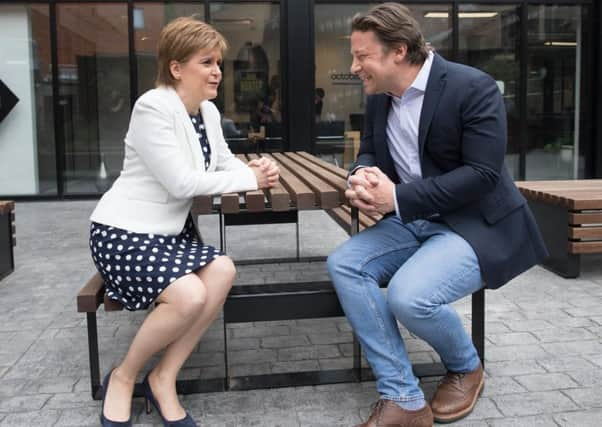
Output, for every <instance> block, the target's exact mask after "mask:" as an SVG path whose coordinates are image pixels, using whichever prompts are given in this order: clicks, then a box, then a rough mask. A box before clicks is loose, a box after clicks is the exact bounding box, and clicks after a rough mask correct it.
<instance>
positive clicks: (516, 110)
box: [0, 0, 602, 199]
mask: <svg viewBox="0 0 602 427" xmlns="http://www.w3.org/2000/svg"><path fill="white" fill-rule="evenodd" d="M403 3H404V4H406V5H407V6H408V7H409V8H410V9H411V11H412V12H413V15H414V16H415V17H416V19H417V21H418V22H419V24H420V25H421V27H422V30H423V32H424V34H425V36H426V38H427V41H428V42H429V43H430V44H431V46H432V47H433V48H434V49H435V51H436V52H438V53H440V54H441V55H443V56H444V57H445V58H447V59H450V60H454V61H457V62H461V63H465V64H468V65H472V66H475V67H477V68H480V69H482V70H484V71H486V72H487V73H489V74H490V75H491V76H493V78H494V79H495V80H496V81H497V83H498V87H499V89H500V91H501V92H502V94H503V97H504V101H505V105H506V112H507V118H508V149H507V155H506V166H507V168H508V170H509V171H510V173H511V175H512V176H513V177H514V178H515V179H517V180H519V179H520V180H522V179H575V178H594V177H597V178H600V177H602V101H601V100H602V77H601V76H602V29H601V27H602V25H601V24H602V6H601V5H600V2H599V1H593V0H562V1H553V0H548V1H510V0H508V1H488V0H481V1H479V2H476V1H460V0H456V1H430V0H422V1H411V0H408V1H405V2H403ZM374 4H376V3H374V2H365V1H363V2H360V1H352V0H347V1H337V0H331V1H320V0H282V1H245V0H238V1H209V0H206V1H188V2H174V1H133V0H128V1H119V0H114V1H96V2H81V1H70V0H69V1H54V0H51V1H35V2H34V1H4V0H1V1H0V198H7V197H10V198H17V199H19V198H33V199H45V198H52V199H54V198H79V197H98V195H100V194H101V193H102V192H103V191H105V190H106V189H107V188H108V186H109V185H110V184H111V182H112V181H113V180H114V179H115V178H116V177H117V176H118V174H119V171H120V169H121V164H122V160H123V149H124V146H123V137H124V135H125V132H126V130H127V125H128V120H129V114H130V111H131V107H132V105H133V103H134V102H135V100H136V98H137V97H138V96H139V95H140V94H142V93H144V91H146V90H148V89H150V88H152V87H153V86H154V79H155V73H156V64H155V60H156V54H155V46H156V43H157V38H158V35H159V32H160V30H161V28H162V26H163V25H165V24H166V23H167V22H169V21H170V20H172V19H174V18H176V17H178V16H189V15H193V14H194V15H197V16H198V17H199V19H203V20H206V21H207V22H209V23H211V24H212V25H213V26H215V27H216V28H217V29H218V30H219V31H220V32H222V33H223V34H224V35H225V37H226V38H227V40H228V42H229V44H230V47H229V49H228V51H227V53H226V55H225V58H224V61H223V81H222V84H221V87H220V93H219V96H218V98H217V99H216V100H215V101H214V102H215V103H216V104H217V106H218V108H219V109H220V111H221V112H222V114H223V117H222V127H223V130H224V134H225V136H226V139H227V140H228V142H229V144H230V146H231V148H232V150H233V151H234V152H237V153H244V152H254V151H256V150H270V151H281V150H305V151H309V152H312V153H316V154H319V155H321V156H323V157H324V158H325V159H327V160H329V161H333V162H336V163H337V164H339V165H342V166H345V165H347V164H349V162H350V161H351V160H352V158H353V148H354V143H355V144H356V145H357V141H358V138H359V136H360V135H361V131H362V119H363V109H364V104H365V94H364V93H363V90H362V84H361V81H359V79H358V78H356V77H355V76H354V75H352V74H351V73H350V71H349V67H350V65H351V56H350V54H349V26H350V22H351V19H352V17H353V16H354V14H355V13H357V12H360V11H363V10H366V9H367V8H369V7H370V6H372V5H374ZM436 125H437V124H436V123H434V124H433V126H436Z"/></svg>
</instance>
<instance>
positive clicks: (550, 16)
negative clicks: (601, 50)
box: [526, 5, 585, 179]
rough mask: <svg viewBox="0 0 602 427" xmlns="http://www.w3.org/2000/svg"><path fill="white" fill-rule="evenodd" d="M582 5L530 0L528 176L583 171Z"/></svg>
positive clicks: (548, 176)
mask: <svg viewBox="0 0 602 427" xmlns="http://www.w3.org/2000/svg"><path fill="white" fill-rule="evenodd" d="M581 21H582V17H581V6H543V5H541V6H529V21H528V36H529V38H528V43H529V55H528V56H529V63H528V83H527V117H528V119H527V120H528V128H529V138H528V147H527V150H528V152H527V159H526V161H527V176H526V178H527V179H571V178H578V177H581V176H583V171H582V170H580V167H582V166H583V162H582V161H579V156H578V155H576V153H579V143H580V138H579V133H580V127H579V122H580V120H579V118H580V116H581V111H580V106H581V105H585V104H581V93H580V87H581V79H582V74H581V62H582V42H581V41H582V26H581Z"/></svg>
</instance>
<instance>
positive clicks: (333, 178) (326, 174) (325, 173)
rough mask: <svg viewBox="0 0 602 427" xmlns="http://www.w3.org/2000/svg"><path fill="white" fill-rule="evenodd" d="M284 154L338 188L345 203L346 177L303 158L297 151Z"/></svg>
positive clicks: (341, 200)
mask: <svg viewBox="0 0 602 427" xmlns="http://www.w3.org/2000/svg"><path fill="white" fill-rule="evenodd" d="M284 155H285V156H286V157H288V158H289V159H291V160H293V161H294V162H296V163H297V164H299V165H301V166H303V167H304V168H305V169H307V170H309V171H311V172H312V173H313V174H314V175H315V176H316V177H318V178H320V179H321V180H323V181H324V182H327V183H328V184H330V185H332V186H333V187H334V188H336V189H337V190H338V191H339V197H340V199H339V200H340V203H345V202H346V201H347V198H346V197H345V190H347V181H346V180H345V179H344V178H341V177H340V176H339V175H337V174H335V173H333V172H331V171H329V170H327V169H324V168H322V167H320V166H318V165H316V164H315V163H313V162H310V161H309V160H307V159H306V158H303V157H301V156H299V155H298V154H296V153H284Z"/></svg>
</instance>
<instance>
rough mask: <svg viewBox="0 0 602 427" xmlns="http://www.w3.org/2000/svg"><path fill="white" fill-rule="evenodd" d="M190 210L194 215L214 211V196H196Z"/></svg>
mask: <svg viewBox="0 0 602 427" xmlns="http://www.w3.org/2000/svg"><path fill="white" fill-rule="evenodd" d="M190 212H191V213H192V214H193V215H203V214H210V213H212V212H213V196H196V197H194V198H193V199H192V206H191V208H190Z"/></svg>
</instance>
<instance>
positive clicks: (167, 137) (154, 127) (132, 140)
mask: <svg viewBox="0 0 602 427" xmlns="http://www.w3.org/2000/svg"><path fill="white" fill-rule="evenodd" d="M174 116H175V114H174V112H173V107H171V106H170V105H169V104H168V103H166V102H161V101H158V100H157V99H153V98H151V99H143V98H141V99H140V100H139V101H138V102H137V103H136V105H135V107H134V110H133V112H132V118H131V121H130V129H129V131H128V136H127V142H128V143H129V145H130V146H131V147H132V149H133V150H134V151H135V152H136V153H137V154H138V155H139V156H140V158H141V160H142V161H143V162H144V163H145V165H146V166H147V168H148V169H149V171H150V173H151V174H152V175H153V176H154V177H155V179H157V181H159V182H160V183H161V185H163V186H164V187H165V188H166V189H167V191H168V192H169V193H170V194H171V195H172V196H173V197H175V198H177V199H186V198H191V197H194V196H197V195H211V194H221V193H231V192H239V191H248V190H255V189H257V180H256V179H255V174H254V173H253V171H252V170H251V169H250V168H236V170H224V171H216V172H205V171H204V170H201V169H200V168H195V167H193V165H192V163H191V162H190V159H189V155H187V154H188V153H186V152H185V151H184V150H183V149H182V143H181V141H178V140H177V137H176V132H175V128H174V126H175V117H174ZM231 154H232V153H230V155H231Z"/></svg>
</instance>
